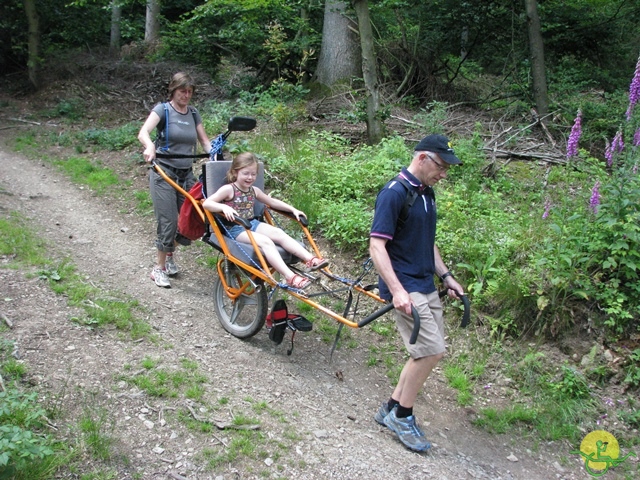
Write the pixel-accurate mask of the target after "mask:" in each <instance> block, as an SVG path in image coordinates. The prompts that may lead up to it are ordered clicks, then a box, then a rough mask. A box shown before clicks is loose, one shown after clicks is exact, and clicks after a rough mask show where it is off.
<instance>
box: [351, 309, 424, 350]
mask: <svg viewBox="0 0 640 480" xmlns="http://www.w3.org/2000/svg"><path fill="white" fill-rule="evenodd" d="M393 308H394V307H393V303H391V302H390V303H388V304H386V305H385V306H384V307H382V308H381V309H380V310H376V311H375V312H373V313H372V314H371V315H369V316H368V317H366V318H363V319H362V320H360V321H359V322H358V328H362V327H364V326H365V325H368V324H369V323H371V322H373V321H374V320H375V319H376V318H378V317H381V316H382V315H384V314H385V313H387V312H388V311H390V310H393ZM411 316H412V317H413V331H412V332H411V338H410V339H409V343H410V344H411V345H415V343H416V341H417V340H418V334H419V333H420V315H418V311H417V310H416V307H414V306H413V305H411Z"/></svg>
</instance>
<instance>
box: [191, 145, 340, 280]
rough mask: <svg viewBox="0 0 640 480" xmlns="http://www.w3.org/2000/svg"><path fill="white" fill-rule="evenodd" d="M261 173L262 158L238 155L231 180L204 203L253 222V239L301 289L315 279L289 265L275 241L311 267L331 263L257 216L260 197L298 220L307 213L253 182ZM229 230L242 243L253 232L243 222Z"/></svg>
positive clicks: (321, 266) (229, 177)
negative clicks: (259, 171)
mask: <svg viewBox="0 0 640 480" xmlns="http://www.w3.org/2000/svg"><path fill="white" fill-rule="evenodd" d="M257 175H258V161H257V159H256V157H255V155H254V154H253V153H249V152H245V153H241V154H239V155H237V156H236V157H235V158H234V159H233V162H232V163H231V168H230V169H229V172H228V173H227V181H228V182H229V183H228V184H227V185H223V186H222V187H220V188H219V189H218V191H217V192H215V193H214V194H213V195H210V196H209V197H208V198H207V199H206V200H205V201H204V203H203V204H202V206H203V207H204V208H205V209H207V210H209V211H210V212H216V213H222V214H223V215H224V216H225V218H226V219H227V220H228V221H229V222H233V220H234V218H235V217H241V218H244V219H246V220H248V221H250V223H251V231H252V232H253V238H254V240H255V241H256V243H257V244H258V246H259V247H260V248H261V249H262V252H263V253H264V256H265V258H266V260H267V262H269V264H270V265H271V266H272V267H273V268H275V269H276V271H277V272H279V273H280V274H281V275H282V276H284V278H285V279H286V281H287V283H288V284H289V286H291V287H293V288H299V289H302V288H305V287H306V286H308V285H309V284H310V283H311V281H310V280H309V279H308V278H306V277H303V276H302V275H297V274H295V273H293V272H292V271H291V269H289V267H287V265H286V263H284V261H283V260H282V257H281V256H280V254H279V253H278V250H277V248H276V245H275V244H276V243H277V244H278V245H280V246H281V247H282V248H284V249H285V250H286V251H287V252H289V253H291V254H293V255H295V256H296V257H298V258H300V259H302V260H303V261H304V262H305V265H306V266H307V267H308V268H309V269H311V270H318V269H320V268H324V267H326V266H327V265H328V264H329V262H327V261H326V260H325V259H323V258H319V257H315V256H314V255H313V254H311V253H309V252H308V251H307V250H306V249H305V248H304V247H303V246H302V245H300V244H299V243H298V242H297V241H296V240H294V239H293V238H291V237H290V236H289V235H287V234H286V232H284V231H283V230H282V229H280V228H277V227H274V226H273V225H269V224H268V223H264V222H260V221H259V220H256V219H254V218H253V217H254V213H253V204H254V203H255V201H256V200H258V201H260V202H262V203H264V204H266V205H268V206H270V207H271V208H274V209H276V210H283V211H285V212H291V213H292V214H293V215H294V216H295V217H296V218H297V219H300V216H304V212H302V211H300V210H297V209H296V208H294V207H292V206H291V205H289V204H288V203H285V202H283V201H282V200H277V199H275V198H272V197H270V196H268V195H267V194H265V193H264V192H263V191H262V190H260V189H259V188H257V187H254V186H253V184H254V182H255V181H256V176H257ZM227 230H228V235H229V236H230V237H231V238H234V239H237V240H238V241H239V242H245V243H250V240H249V235H248V234H247V233H246V230H245V228H244V227H243V226H242V225H238V224H237V223H230V224H229V225H228V226H227Z"/></svg>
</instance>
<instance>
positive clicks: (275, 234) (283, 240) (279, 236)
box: [256, 223, 314, 268]
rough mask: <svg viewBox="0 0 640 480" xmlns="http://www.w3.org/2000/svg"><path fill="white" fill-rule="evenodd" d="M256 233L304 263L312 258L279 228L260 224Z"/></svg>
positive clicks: (311, 255)
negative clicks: (267, 238)
mask: <svg viewBox="0 0 640 480" xmlns="http://www.w3.org/2000/svg"><path fill="white" fill-rule="evenodd" d="M256 233H260V234H262V235H265V236H267V237H269V238H270V239H271V240H273V242H274V243H277V244H278V245H280V246H281V247H282V248H284V249H285V250H286V251H287V252H289V253H291V254H293V255H295V256H296V257H298V258H299V259H301V260H303V261H304V262H307V261H309V260H311V259H312V258H313V257H314V255H313V254H312V253H310V252H309V251H308V250H307V249H306V248H304V247H303V246H302V245H301V244H300V243H299V242H298V241H296V240H295V239H293V238H291V237H290V236H289V235H287V233H286V232H285V231H284V230H282V229H281V228H278V227H274V226H273V225H269V224H268V223H261V224H260V225H258V228H257V230H256ZM274 268H275V266H274Z"/></svg>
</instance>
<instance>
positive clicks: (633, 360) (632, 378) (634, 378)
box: [624, 348, 640, 418]
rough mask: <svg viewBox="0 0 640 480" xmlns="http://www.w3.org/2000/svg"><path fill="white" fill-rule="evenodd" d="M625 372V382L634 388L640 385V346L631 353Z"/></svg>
mask: <svg viewBox="0 0 640 480" xmlns="http://www.w3.org/2000/svg"><path fill="white" fill-rule="evenodd" d="M625 372H626V376H625V378H624V382H625V383H628V384H629V385H630V386H631V387H634V388H637V387H640V348H636V349H635V350H634V351H633V352H632V353H631V355H629V360H628V365H627V366H626V367H625ZM639 418H640V417H639Z"/></svg>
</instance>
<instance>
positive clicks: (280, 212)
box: [271, 208, 309, 227]
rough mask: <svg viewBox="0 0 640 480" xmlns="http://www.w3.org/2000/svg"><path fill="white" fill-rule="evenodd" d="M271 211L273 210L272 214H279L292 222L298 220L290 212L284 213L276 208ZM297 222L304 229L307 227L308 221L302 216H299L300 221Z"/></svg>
mask: <svg viewBox="0 0 640 480" xmlns="http://www.w3.org/2000/svg"><path fill="white" fill-rule="evenodd" d="M271 210H273V211H274V212H278V213H279V214H281V215H284V216H285V217H289V218H291V219H293V220H298V219H297V218H296V217H295V216H294V215H293V213H291V212H285V211H284V210H278V209H277V208H272V209H271ZM298 221H299V222H300V223H301V224H302V225H303V226H305V227H308V226H309V220H308V219H307V217H306V216H304V215H300V220H298Z"/></svg>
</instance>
